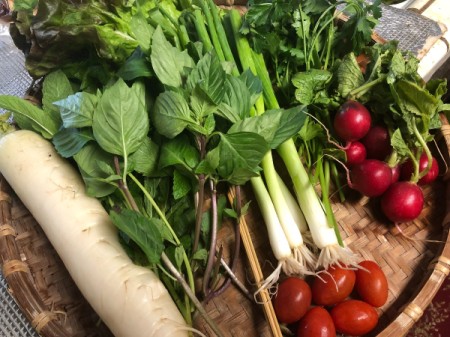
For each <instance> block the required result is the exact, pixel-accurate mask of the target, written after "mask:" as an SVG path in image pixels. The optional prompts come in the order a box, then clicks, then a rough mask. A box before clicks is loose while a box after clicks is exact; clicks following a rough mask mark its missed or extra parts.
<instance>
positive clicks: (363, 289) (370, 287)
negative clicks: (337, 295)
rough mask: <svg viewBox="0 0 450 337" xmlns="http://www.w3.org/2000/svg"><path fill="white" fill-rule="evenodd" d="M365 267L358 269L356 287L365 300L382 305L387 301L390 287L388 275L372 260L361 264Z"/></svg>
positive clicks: (375, 304) (377, 305)
mask: <svg viewBox="0 0 450 337" xmlns="http://www.w3.org/2000/svg"><path fill="white" fill-rule="evenodd" d="M359 265H360V266H361V267H362V268H364V269H362V268H361V269H358V270H357V271H356V282H355V289H356V292H357V293H358V295H359V296H360V297H361V299H362V300H363V301H364V302H367V303H369V304H370V305H373V306H374V307H377V308H378V307H381V306H382V305H384V304H385V303H386V301H387V298H388V294H389V287H388V281H387V278H386V275H385V274H384V272H383V270H382V269H381V268H380V266H379V265H378V264H377V263H376V262H374V261H370V260H365V261H362V262H361V263H360V264H359Z"/></svg>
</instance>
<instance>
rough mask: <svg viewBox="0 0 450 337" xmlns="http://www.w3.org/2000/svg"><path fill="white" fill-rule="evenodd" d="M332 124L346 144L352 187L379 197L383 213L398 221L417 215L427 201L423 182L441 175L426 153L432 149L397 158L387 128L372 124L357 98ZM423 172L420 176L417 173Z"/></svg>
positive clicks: (343, 105) (349, 103)
mask: <svg viewBox="0 0 450 337" xmlns="http://www.w3.org/2000/svg"><path fill="white" fill-rule="evenodd" d="M333 126H334V132H335V134H336V135H337V136H338V138H339V139H340V140H342V141H344V142H345V143H346V145H345V147H344V148H343V150H344V151H345V154H346V164H347V166H348V168H349V169H350V172H349V185H350V187H351V188H352V189H354V190H356V191H358V192H360V193H361V194H363V195H365V196H367V197H380V198H381V203H380V204H381V209H382V211H383V213H384V214H385V216H386V217H387V218H388V219H389V220H391V221H393V222H395V223H398V222H407V221H412V220H414V219H415V218H417V217H418V216H419V215H420V213H421V211H422V208H423V204H424V196H423V192H422V189H421V187H420V185H425V184H430V183H432V182H433V181H434V180H436V178H437V176H438V174H439V166H438V163H437V161H436V159H435V158H434V157H432V156H431V154H429V153H427V151H429V150H428V149H426V150H424V149H414V150H413V151H411V153H418V155H416V156H412V155H411V156H410V158H405V159H403V160H402V158H397V157H398V156H397V153H396V151H395V150H394V149H393V147H392V145H391V137H390V132H389V130H388V128H387V127H385V126H383V125H372V116H371V113H370V112H369V110H368V109H367V108H366V107H365V106H364V105H362V104H361V103H359V102H356V101H352V100H350V101H347V102H345V103H344V104H342V105H341V107H340V108H339V110H338V111H337V112H336V115H335V116H334V121H333ZM429 158H431V161H432V162H431V164H430V165H428V161H429ZM416 165H417V166H418V168H416ZM425 170H427V172H426V173H425V172H423V171H425ZM421 172H423V173H422V174H421V175H420V179H418V177H417V176H418V175H417V174H415V173H421Z"/></svg>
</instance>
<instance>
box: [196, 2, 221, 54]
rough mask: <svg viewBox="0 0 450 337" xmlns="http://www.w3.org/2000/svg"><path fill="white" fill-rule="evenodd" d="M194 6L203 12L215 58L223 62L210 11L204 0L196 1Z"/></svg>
mask: <svg viewBox="0 0 450 337" xmlns="http://www.w3.org/2000/svg"><path fill="white" fill-rule="evenodd" d="M196 4H198V5H199V6H200V8H201V10H202V12H203V15H204V16H205V19H206V24H207V25H208V28H209V34H210V37H211V41H212V44H213V46H214V50H215V52H216V54H217V56H218V57H219V59H220V60H221V61H224V60H225V55H224V53H223V50H222V46H221V44H220V40H219V36H218V35H217V31H216V29H215V27H214V19H213V16H212V14H211V11H210V10H209V6H208V3H207V2H206V0H198V1H196Z"/></svg>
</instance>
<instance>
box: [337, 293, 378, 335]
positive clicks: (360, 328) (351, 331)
mask: <svg viewBox="0 0 450 337" xmlns="http://www.w3.org/2000/svg"><path fill="white" fill-rule="evenodd" d="M330 314H331V318H332V319H333V322H334V326H335V328H336V331H337V332H339V333H342V334H345V335H350V336H361V335H365V334H366V333H368V332H370V331H371V330H373V328H375V326H376V325H377V323H378V313H377V311H376V310H375V308H374V307H372V306H371V305H370V304H368V303H366V302H363V301H359V300H347V301H344V302H341V303H339V304H337V305H336V306H335V307H333V309H331V311H330Z"/></svg>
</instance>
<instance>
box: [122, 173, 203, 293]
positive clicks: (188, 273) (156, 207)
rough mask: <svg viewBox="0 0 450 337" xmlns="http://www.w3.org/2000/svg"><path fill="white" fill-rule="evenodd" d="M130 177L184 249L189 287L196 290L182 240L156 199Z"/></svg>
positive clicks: (130, 174)
mask: <svg viewBox="0 0 450 337" xmlns="http://www.w3.org/2000/svg"><path fill="white" fill-rule="evenodd" d="M128 175H129V176H130V177H131V179H132V180H133V181H134V182H135V183H136V185H137V186H138V187H139V188H140V189H141V191H142V193H143V194H144V196H145V197H146V198H147V200H148V201H149V202H150V204H151V205H152V207H153V208H154V209H155V211H156V213H157V214H158V215H159V217H160V219H161V220H162V221H163V223H164V224H165V225H166V227H167V229H168V230H169V232H170V234H171V235H172V238H173V240H174V241H175V243H176V245H177V246H179V247H182V252H183V262H184V264H185V266H186V273H187V276H188V280H189V286H190V287H191V289H192V290H194V289H195V284H194V276H193V273H192V268H191V265H190V263H189V259H188V257H187V254H186V251H185V249H184V248H183V245H182V244H181V242H180V239H179V238H178V236H177V234H176V233H175V231H174V230H173V228H172V226H171V225H170V223H169V221H168V220H167V218H166V216H165V215H164V213H163V212H162V211H161V208H160V207H159V206H158V204H157V203H156V202H155V199H153V197H152V196H151V195H150V193H149V192H148V191H147V190H146V188H145V187H144V186H143V185H142V184H141V182H140V181H139V180H138V179H137V178H136V177H135V176H134V175H133V174H132V173H129V174H128Z"/></svg>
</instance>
